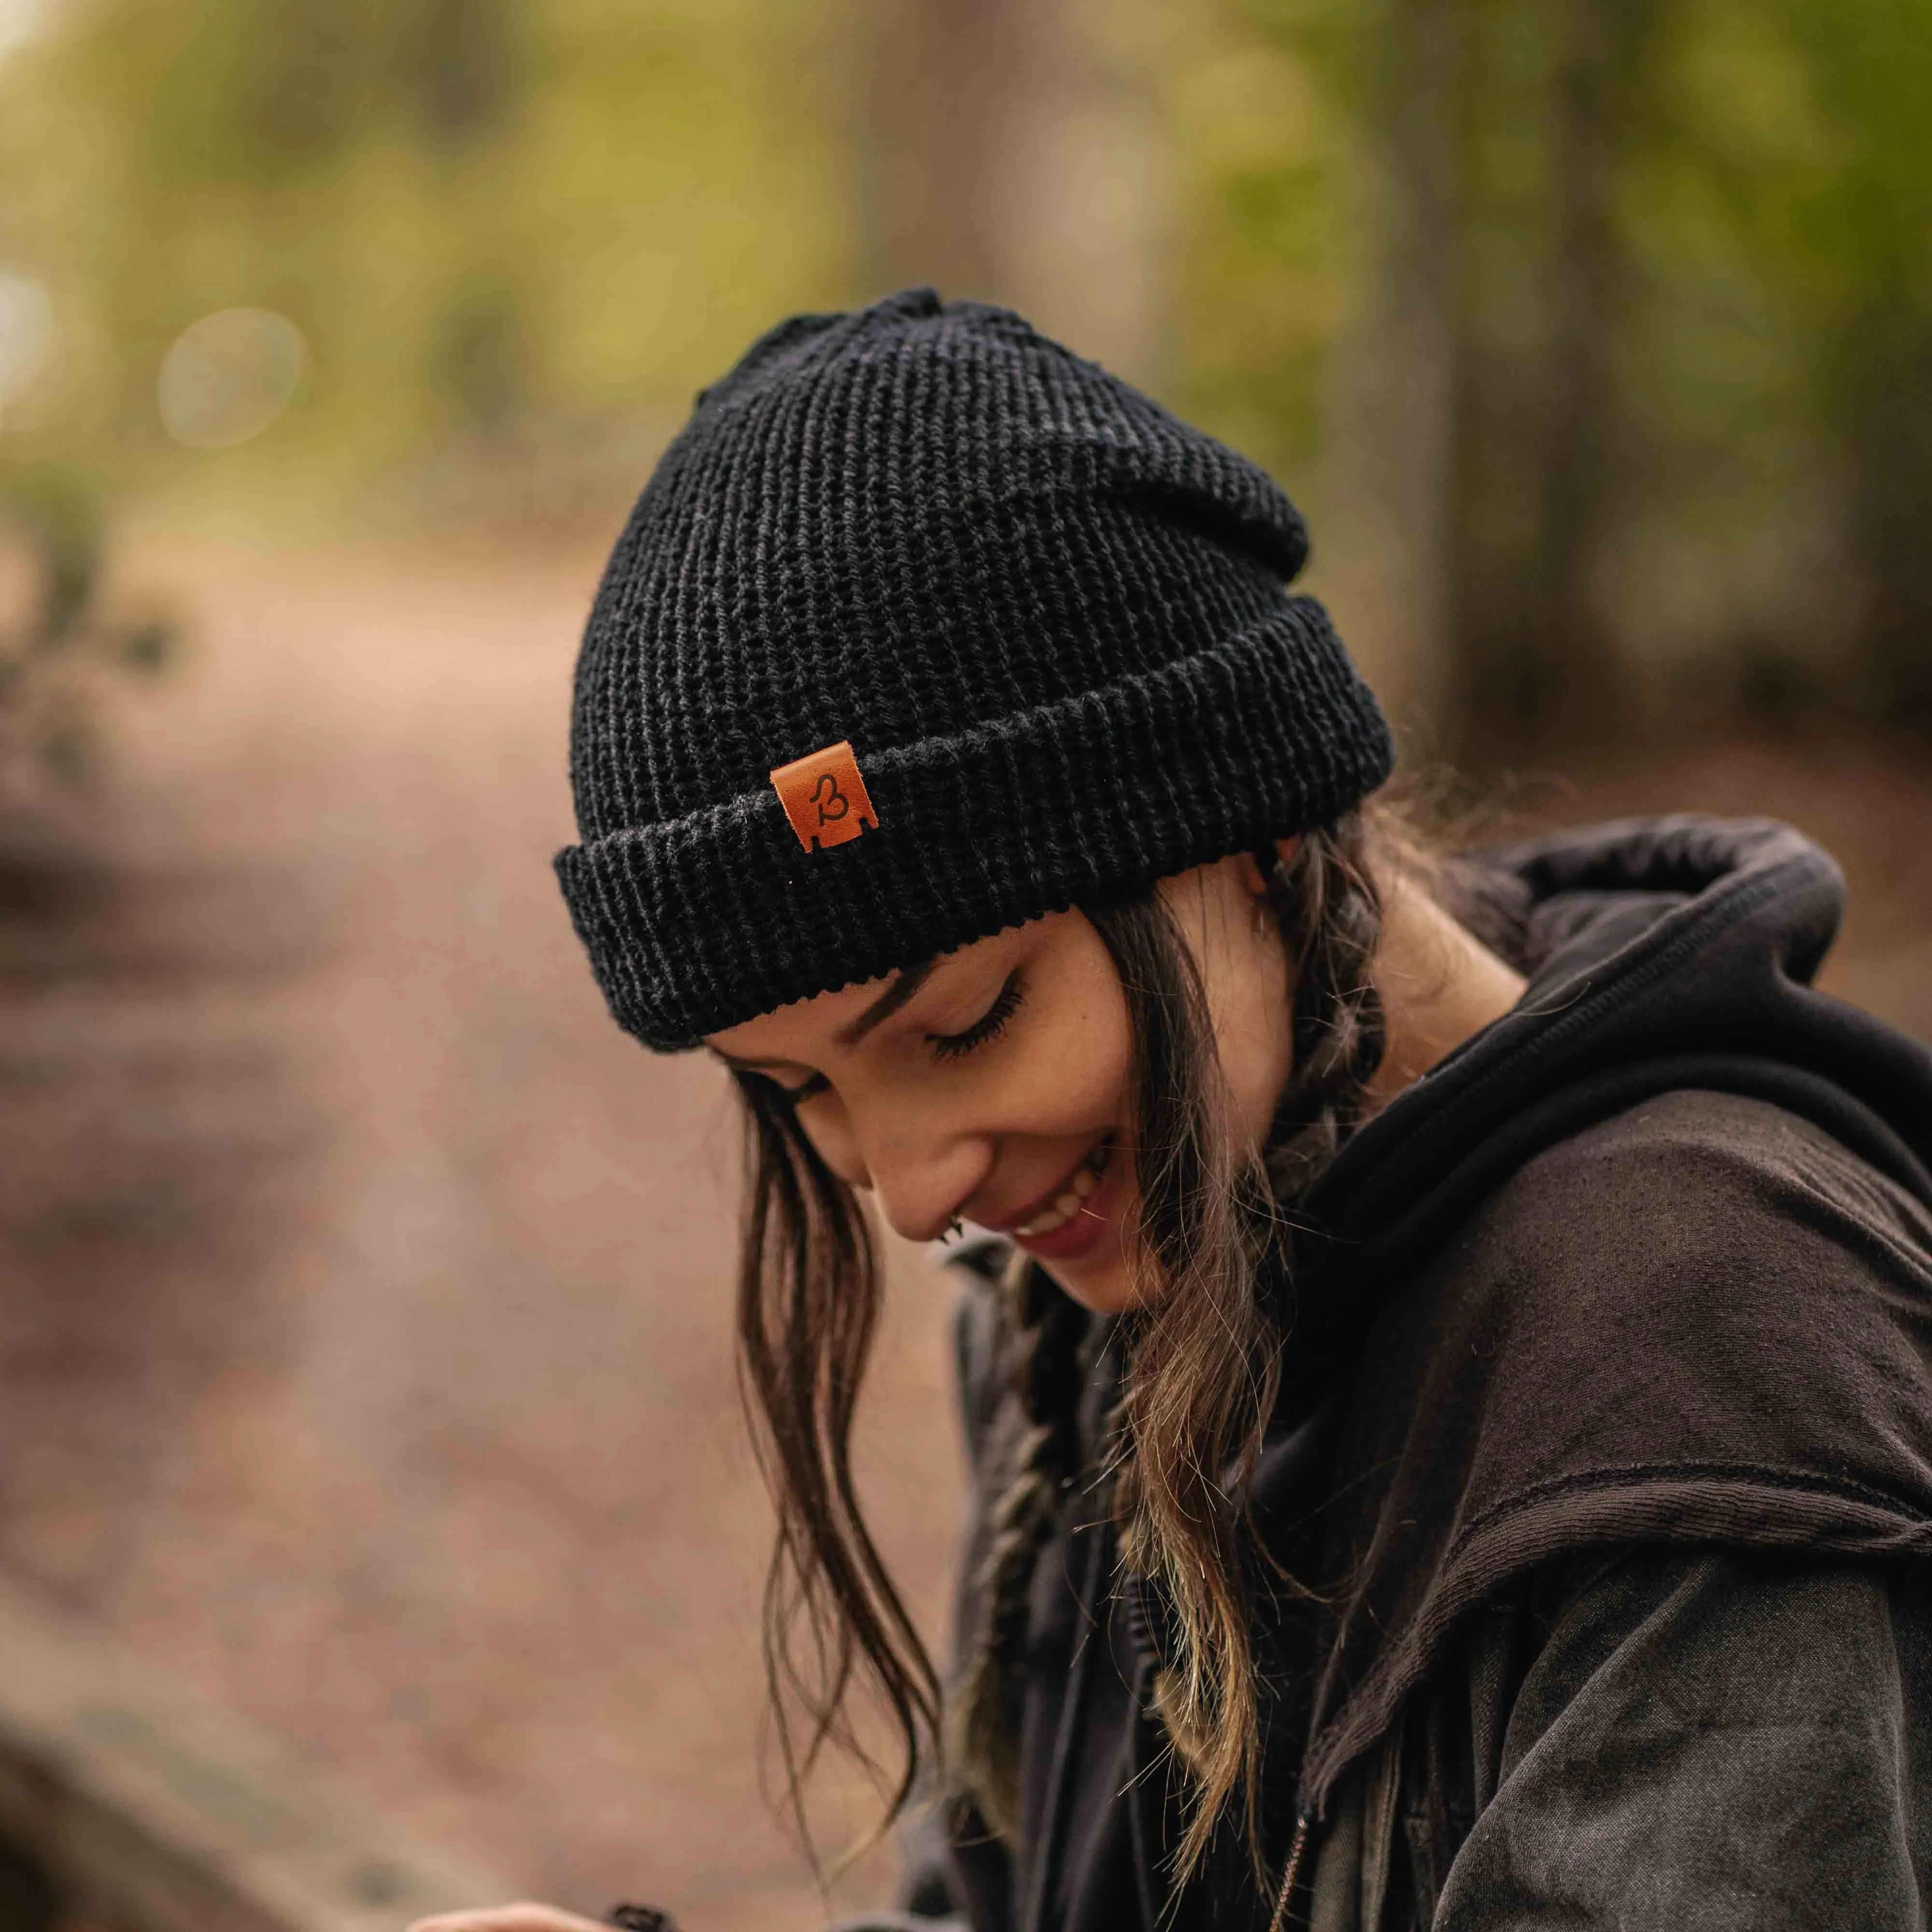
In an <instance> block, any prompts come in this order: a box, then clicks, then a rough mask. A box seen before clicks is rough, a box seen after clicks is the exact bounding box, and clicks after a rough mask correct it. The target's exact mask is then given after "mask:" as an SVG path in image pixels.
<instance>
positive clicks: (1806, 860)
mask: <svg viewBox="0 0 1932 1932" xmlns="http://www.w3.org/2000/svg"><path fill="white" fill-rule="evenodd" d="M1471 877H1472V889H1473V892H1474V895H1475V901H1476V910H1475V917H1474V919H1473V922H1474V923H1475V924H1477V925H1478V926H1479V927H1481V928H1482V929H1484V938H1486V939H1487V940H1488V941H1490V944H1493V946H1495V947H1496V950H1498V951H1499V952H1501V953H1502V954H1503V955H1504V956H1505V957H1506V958H1508V959H1509V960H1510V962H1511V964H1512V965H1514V966H1516V967H1517V969H1518V970H1519V971H1521V972H1523V974H1526V976H1527V977H1528V978H1529V982H1530V984H1529V990H1528V992H1526V994H1525V995H1524V997H1523V999H1522V1000H1521V1001H1520V1002H1519V1003H1518V1004H1517V1006H1516V1007H1514V1008H1513V1009H1512V1010H1511V1011H1510V1012H1509V1013H1507V1014H1505V1016H1503V1017H1502V1019H1499V1020H1498V1021H1496V1022H1495V1023H1494V1024H1493V1025H1490V1026H1489V1027H1487V1028H1484V1030H1483V1031H1482V1032H1481V1033H1480V1034H1478V1035H1476V1036H1475V1038H1474V1039H1472V1040H1469V1041H1468V1042H1466V1043H1465V1044H1464V1045H1463V1046H1462V1047H1461V1048H1460V1049H1458V1050H1457V1052H1454V1053H1453V1054H1451V1055H1450V1056H1449V1057H1448V1058H1447V1059H1446V1060H1445V1061H1442V1063H1441V1064H1439V1065H1438V1066H1436V1067H1434V1068H1433V1069H1432V1070H1431V1071H1430V1073H1427V1075H1425V1076H1424V1078H1423V1079H1421V1080H1419V1081H1418V1082H1416V1083H1415V1085H1413V1086H1412V1087H1411V1088H1408V1089H1406V1091H1404V1092H1403V1094H1401V1095H1400V1097H1398V1098H1397V1100H1395V1101H1394V1103H1393V1104H1391V1106H1389V1107H1388V1108H1387V1109H1385V1111H1384V1112H1382V1114H1380V1115H1378V1116H1377V1117H1376V1118H1375V1119H1374V1120H1373V1121H1370V1123H1369V1124H1368V1125H1367V1127H1364V1128H1363V1129H1362V1130H1361V1132H1360V1133H1358V1134H1356V1135H1355V1137H1354V1138H1353V1139H1352V1140H1351V1141H1350V1142H1349V1143H1348V1144H1347V1145H1346V1146H1345V1147H1344V1148H1343V1150H1342V1151H1341V1153H1340V1154H1339V1155H1338V1156H1337V1158H1336V1159H1335V1160H1334V1162H1332V1163H1331V1164H1330V1166H1329V1167H1328V1169H1326V1170H1325V1172H1324V1173H1323V1174H1322V1176H1321V1177H1320V1178H1319V1180H1318V1181H1316V1183H1315V1184H1314V1186H1313V1188H1312V1189H1311V1190H1310V1193H1309V1194H1308V1195H1307V1197H1306V1198H1305V1199H1304V1202H1302V1204H1301V1206H1302V1208H1303V1211H1304V1214H1305V1216H1306V1218H1307V1220H1308V1221H1309V1222H1310V1223H1312V1224H1313V1228H1314V1229H1316V1230H1317V1231H1319V1232H1317V1233H1316V1235H1315V1236H1314V1237H1313V1239H1311V1240H1310V1241H1304V1242H1303V1243H1302V1244H1300V1253H1299V1255H1298V1263H1299V1265H1298V1271H1297V1280H1296V1283H1295V1287H1294V1288H1293V1289H1292V1290H1290V1291H1289V1292H1290V1293H1291V1294H1292V1297H1293V1301H1294V1306H1293V1307H1292V1311H1291V1321H1290V1328H1291V1330H1292V1333H1293V1334H1295V1338H1296V1352H1297V1354H1298V1356H1300V1357H1301V1358H1302V1360H1303V1361H1304V1362H1307V1363H1308V1364H1310V1365H1311V1366H1312V1367H1313V1368H1314V1369H1315V1370H1316V1379H1317V1380H1318V1381H1325V1380H1326V1379H1327V1377H1328V1374H1329V1373H1332V1371H1333V1370H1334V1367H1335V1366H1336V1365H1337V1363H1338V1362H1339V1361H1343V1360H1345V1359H1346V1358H1347V1357H1348V1355H1349V1354H1350V1353H1351V1352H1352V1348H1353V1346H1355V1343H1358V1341H1359V1338H1360V1335H1361V1331H1362V1330H1363V1328H1364V1325H1366V1322H1367V1321H1368V1320H1369V1319H1372V1318H1373V1315H1374V1313H1376V1301H1375V1298H1374V1295H1373V1288H1374V1286H1375V1285H1376V1283H1384V1284H1386V1283H1391V1282H1392V1281H1394V1280H1396V1279H1397V1278H1398V1277H1400V1274H1401V1273H1402V1271H1403V1269H1404V1268H1406V1267H1407V1266H1409V1265H1412V1264H1413V1263H1414V1262H1415V1260H1416V1259H1417V1258H1418V1256H1421V1255H1422V1254H1424V1253H1426V1252H1427V1250H1429V1249H1430V1247H1431V1245H1432V1244H1434V1243H1436V1242H1437V1241H1440V1240H1441V1239H1442V1238H1443V1237H1444V1236H1445V1235H1446V1234H1447V1233H1448V1232H1449V1231H1450V1229H1452V1228H1453V1227H1454V1226H1455V1225H1456V1224H1457V1223H1458V1222H1460V1220H1463V1217H1465V1216H1466V1215H1467V1214H1468V1213H1469V1208H1470V1205H1471V1204H1472V1202H1474V1201H1476V1200H1478V1199H1480V1198H1481V1196H1483V1195H1484V1193H1487V1192H1488V1191H1489V1190H1490V1189H1491V1188H1493V1187H1496V1185H1498V1184H1499V1183H1500V1182H1502V1181H1503V1180H1505V1178H1507V1177H1508V1176H1509V1175H1511V1174H1513V1173H1514V1172H1516V1171H1517V1169H1519V1168H1520V1167H1521V1166H1523V1163H1525V1162H1526V1161H1527V1160H1530V1159H1532V1157H1534V1156H1535V1154H1538V1153H1539V1152H1540V1151H1541V1150H1542V1149H1544V1148H1547V1147H1550V1146H1552V1145H1555V1144H1556V1142H1559V1141H1560V1140H1562V1139H1566V1138H1567V1137H1568V1136H1571V1135H1572V1134H1574V1133H1577V1132H1579V1131H1580V1130H1582V1129H1583V1128H1584V1127H1588V1126H1590V1125H1592V1124H1594V1123H1595V1122H1596V1121H1601V1120H1605V1119H1607V1118H1610V1116H1611V1115H1614V1114H1616V1113H1619V1112H1622V1110H1623V1109H1625V1108H1627V1107H1629V1106H1633V1105H1634V1104H1636V1103H1637V1102H1639V1101H1640V1100H1644V1099H1646V1098H1647V1097H1649V1096H1650V1095H1652V1094H1660V1093H1667V1092H1670V1091H1673V1090H1677V1089H1682V1088H1710V1089H1714V1090H1715V1091H1720V1092H1732V1093H1742V1094H1751V1095H1755V1096H1757V1097H1760V1098H1763V1099H1766V1100H1771V1101H1772V1102H1773V1103H1775V1104H1777V1105H1779V1106H1784V1107H1787V1108H1789V1109H1791V1110H1792V1111H1793V1112H1797V1113H1799V1114H1802V1115H1804V1116H1805V1118H1808V1119H1811V1120H1812V1121H1814V1122H1816V1124H1818V1125H1819V1126H1820V1127H1823V1128H1824V1129H1825V1130H1826V1132H1828V1133H1831V1134H1832V1135H1833V1136H1835V1138H1837V1139H1839V1140H1841V1141H1842V1142H1844V1144H1845V1145H1847V1146H1848V1147H1849V1148H1851V1149H1852V1151H1854V1152H1855V1153H1856V1154H1858V1155H1859V1156H1860V1157H1861V1158H1863V1159H1864V1160H1867V1161H1869V1162H1870V1163H1872V1164H1873V1166H1876V1167H1877V1168H1878V1169H1879V1170H1880V1171H1881V1172H1883V1173H1885V1174H1886V1175H1889V1176H1890V1177H1891V1178H1892V1179H1894V1181H1897V1182H1898V1183H1899V1184H1900V1185H1901V1186H1902V1187H1905V1188H1906V1189H1907V1190H1909V1192H1911V1193H1913V1194H1914V1195H1915V1196H1917V1197H1918V1199H1920V1200H1921V1201H1924V1202H1927V1203H1928V1204H1932V1049H1927V1047H1925V1046H1923V1045H1921V1044H1920V1043H1918V1042H1917V1041H1915V1040H1911V1039H1909V1038H1908V1037H1906V1036H1905V1035H1904V1034H1900V1032H1899V1031H1897V1029H1896V1028H1892V1027H1890V1026H1888V1025H1885V1023H1884V1022H1882V1021H1881V1020H1879V1019H1875V1018H1873V1016H1871V1015H1870V1014H1869V1013H1864V1012H1862V1011H1861V1010H1859V1009H1858V1008H1857V1007H1852V1006H1849V1005H1847V1004H1846V1003H1845V1002H1844V1001H1841V1000H1838V999H1835V998H1832V997H1831V996H1830V995H1827V994H1823V993H1820V992H1817V990H1816V989H1815V988H1814V986H1812V984H1811V982H1812V980H1813V979H1814V977H1815V976H1816V975H1817V971H1818V968H1819V967H1820V965H1821V964H1822V962H1823V959H1824V957H1825V955H1826V953H1827V951H1828V950H1829V948H1830V947H1831V945H1832V941H1834V940H1835V938H1837V936H1838V929H1839V926H1840V923H1841V920H1842V919H1843V913H1844V904H1845V886H1844V878H1843V874H1841V872H1840V871H1839V869H1838V865H1837V864H1836V863H1835V861H1834V860H1833V859H1832V858H1831V856H1829V854H1828V853H1826V852H1825V851H1824V850H1823V849H1822V848H1821V847H1819V846H1817V845H1816V844H1814V843H1813V842H1812V841H1811V840H1810V839H1808V838H1805V836H1804V835H1803V834H1802V833H1801V832H1796V831H1794V830H1793V829H1792V828H1791V827H1790V826H1787V825H1781V824H1779V823H1776V822H1775V821H1773V820H1766V819H1751V820H1719V819H1712V818H1706V817H1694V816H1690V815H1680V816H1676V817H1664V818H1652V819H1630V820H1620V821H1617V822H1615V823H1610V824H1607V825H1600V826H1591V827H1588V828H1585V829H1580V830H1577V831H1572V832H1559V833H1557V834H1556V835H1553V836H1551V837H1549V838H1540V839H1537V840H1535V841H1530V842H1528V843H1526V844H1518V845H1514V846H1510V847H1502V848H1499V849H1496V850H1491V851H1488V852H1485V853H1479V854H1477V855H1476V856H1475V859H1474V861H1473V863H1472V874H1471ZM1311 1386H1312V1384H1311Z"/></svg>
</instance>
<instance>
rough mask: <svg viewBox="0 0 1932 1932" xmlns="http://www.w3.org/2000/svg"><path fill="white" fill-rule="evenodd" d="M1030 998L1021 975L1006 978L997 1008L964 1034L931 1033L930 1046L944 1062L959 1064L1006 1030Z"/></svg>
mask: <svg viewBox="0 0 1932 1932" xmlns="http://www.w3.org/2000/svg"><path fill="white" fill-rule="evenodd" d="M1025 998H1026V993H1025V989H1024V988H1023V987H1022V986H1021V984H1020V976H1019V974H1018V972H1013V973H1010V974H1008V975H1007V983H1006V984H1005V985H1004V986H1002V987H1001V989H1000V990H999V991H998V992H997V993H995V995H993V1004H992V1005H991V1006H990V1007H988V1008H987V1009H986V1011H985V1012H984V1013H982V1014H981V1015H980V1017H979V1018H978V1019H977V1020H975V1021H974V1022H973V1024H972V1025H971V1026H969V1027H968V1028H966V1029H965V1031H964V1032H962V1033H929V1034H927V1035H926V1043H927V1044H928V1045H929V1046H930V1047H931V1048H932V1050H933V1052H935V1053H936V1054H937V1055H938V1056H939V1058H941V1060H958V1059H959V1058H961V1057H962V1055H966V1054H968V1053H971V1052H972V1051H973V1049H974V1048H975V1047H978V1046H985V1045H986V1043H987V1041H988V1040H994V1039H997V1038H998V1036H999V1035H1000V1034H1003V1033H1004V1032H1005V1031H1006V1030H1007V1022H1008V1021H1009V1020H1010V1019H1012V1018H1013V1016H1014V1014H1016V1013H1018V1012H1019V1010H1020V1002H1021V1001H1022V1000H1024V999H1025Z"/></svg>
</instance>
